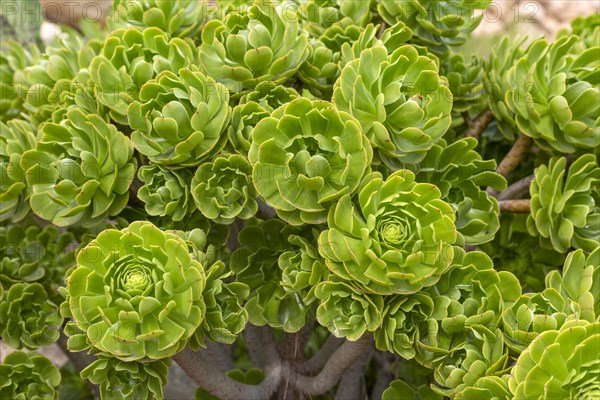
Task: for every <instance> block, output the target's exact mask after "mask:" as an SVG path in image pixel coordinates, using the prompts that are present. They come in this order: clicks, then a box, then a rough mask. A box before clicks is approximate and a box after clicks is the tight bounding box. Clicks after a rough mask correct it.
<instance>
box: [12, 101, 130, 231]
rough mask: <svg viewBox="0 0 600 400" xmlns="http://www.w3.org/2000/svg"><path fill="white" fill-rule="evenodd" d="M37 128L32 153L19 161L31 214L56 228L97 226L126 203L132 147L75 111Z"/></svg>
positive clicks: (91, 116) (98, 122)
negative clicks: (77, 224)
mask: <svg viewBox="0 0 600 400" xmlns="http://www.w3.org/2000/svg"><path fill="white" fill-rule="evenodd" d="M67 117H68V119H65V120H63V121H62V122H61V123H60V124H56V123H47V124H44V125H43V126H42V127H41V133H40V135H41V139H40V140H39V141H38V143H37V146H36V148H35V150H29V151H27V152H25V154H23V156H22V157H21V168H23V169H24V170H25V171H26V179H27V185H28V186H29V187H31V189H32V195H31V197H30V198H29V204H30V206H31V210H32V211H33V212H34V213H35V214H36V215H37V216H39V217H40V218H43V219H45V220H47V221H52V223H53V224H55V225H58V226H68V225H73V224H75V223H78V222H81V224H82V225H84V226H87V227H89V226H93V225H97V224H99V223H101V222H102V221H103V220H104V219H105V218H106V216H107V215H116V214H118V213H119V212H120V211H121V210H123V208H124V207H125V205H126V204H127V201H128V199H129V187H130V185H131V182H132V181H133V177H134V174H135V170H136V168H137V162H136V160H135V158H133V145H132V144H131V142H130V141H129V138H127V137H126V136H125V135H124V134H123V133H121V132H119V131H118V130H117V128H116V127H115V126H113V125H110V124H107V123H106V122H105V121H104V120H103V119H102V118H101V117H99V116H98V115H94V114H88V115H86V114H84V113H83V112H82V111H81V110H79V109H72V110H70V111H68V112H67Z"/></svg>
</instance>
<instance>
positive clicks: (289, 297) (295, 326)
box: [230, 219, 307, 332]
mask: <svg viewBox="0 0 600 400" xmlns="http://www.w3.org/2000/svg"><path fill="white" fill-rule="evenodd" d="M300 233H301V229H300V228H298V227H296V226H292V225H288V224H286V223H285V222H283V221H281V220H279V219H268V220H266V221H264V222H259V221H258V220H255V219H251V220H248V221H247V222H246V226H245V227H244V228H243V229H242V230H241V231H240V233H239V235H238V242H239V243H240V245H241V246H242V247H240V248H239V249H237V250H236V251H235V252H234V253H233V254H232V256H231V261H230V268H231V270H232V271H233V272H234V273H235V275H236V280H237V281H238V282H242V283H244V284H246V285H248V287H249V288H250V296H249V297H248V301H247V302H246V304H245V307H246V310H247V311H248V316H249V322H251V323H252V324H254V325H257V326H264V325H269V326H271V327H273V328H278V329H283V330H284V331H285V332H298V331H299V330H300V329H302V327H303V326H304V324H305V323H306V315H307V307H306V305H305V304H304V302H303V301H302V299H301V297H300V296H299V295H298V294H297V293H290V292H288V291H286V290H285V289H284V288H283V287H282V285H281V283H280V282H281V280H282V270H281V269H280V268H278V266H277V261H278V259H279V257H280V256H281V254H282V253H284V252H285V251H286V250H288V249H289V244H288V238H289V237H291V236H292V235H298V234H300Z"/></svg>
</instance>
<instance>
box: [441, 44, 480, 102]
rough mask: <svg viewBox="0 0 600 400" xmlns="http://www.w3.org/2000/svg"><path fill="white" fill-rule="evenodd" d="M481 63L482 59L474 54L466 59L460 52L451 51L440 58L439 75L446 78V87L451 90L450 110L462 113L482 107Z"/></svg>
mask: <svg viewBox="0 0 600 400" xmlns="http://www.w3.org/2000/svg"><path fill="white" fill-rule="evenodd" d="M483 64H484V63H483V60H482V59H481V58H479V57H477V56H475V55H474V56H472V57H471V60H469V61H466V60H465V59H464V57H463V56H462V54H460V53H451V54H450V55H449V56H448V57H445V58H443V59H442V62H441V64H440V75H443V76H445V77H446V78H447V79H448V88H449V89H450V91H451V92H452V100H453V103H452V111H454V112H458V113H462V112H466V111H469V110H471V109H474V110H478V109H479V108H481V107H482V105H483V103H484V99H485V98H484V90H483V87H484V84H483V75H484V68H483V67H484V65H483Z"/></svg>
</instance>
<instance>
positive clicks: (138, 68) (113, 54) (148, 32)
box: [89, 2, 196, 125]
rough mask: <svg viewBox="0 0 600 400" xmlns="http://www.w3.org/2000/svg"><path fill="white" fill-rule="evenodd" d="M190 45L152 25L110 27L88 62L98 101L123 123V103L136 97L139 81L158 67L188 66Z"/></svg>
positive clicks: (158, 71) (144, 80)
mask: <svg viewBox="0 0 600 400" xmlns="http://www.w3.org/2000/svg"><path fill="white" fill-rule="evenodd" d="M163 3H164V4H168V3H165V2H163ZM192 48H193V47H192V44H191V43H190V42H188V41H186V40H184V39H181V38H170V37H169V35H168V34H167V33H165V32H163V31H162V30H160V29H159V28H156V27H152V28H146V29H144V30H138V29H136V28H129V29H117V30H114V31H112V33H111V34H110V35H109V36H108V37H107V38H106V39H105V41H104V45H103V47H102V52H101V53H100V54H99V55H98V56H96V57H94V59H93V60H92V62H91V64H90V66H89V70H90V78H91V83H93V85H94V87H95V93H96V96H97V98H98V101H99V102H100V103H101V104H103V105H104V106H106V107H107V108H108V109H109V110H110V111H109V114H110V118H111V119H112V120H113V121H115V122H117V123H119V124H122V125H127V107H128V106H129V104H131V103H132V102H133V101H135V100H138V99H139V95H140V89H141V87H142V85H143V84H144V83H146V82H147V81H149V80H151V79H152V78H154V77H155V76H156V75H157V74H158V73H160V72H161V71H179V70H180V69H181V68H183V67H186V66H188V65H189V64H190V63H192V62H193V61H194V60H195V59H196V55H195V54H194V51H193V50H192Z"/></svg>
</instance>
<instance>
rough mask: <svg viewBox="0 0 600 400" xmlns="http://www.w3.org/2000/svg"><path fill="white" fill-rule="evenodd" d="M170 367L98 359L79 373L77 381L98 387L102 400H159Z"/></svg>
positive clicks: (162, 362)
mask: <svg viewBox="0 0 600 400" xmlns="http://www.w3.org/2000/svg"><path fill="white" fill-rule="evenodd" d="M170 364H171V362H170V360H169V359H166V360H156V361H152V362H148V363H141V362H135V361H131V362H126V361H122V360H119V359H118V358H112V357H106V356H102V355H101V356H99V357H98V359H96V360H95V361H94V362H92V363H91V364H90V365H88V366H87V367H85V369H84V370H82V371H81V377H82V378H83V379H88V380H89V381H90V382H91V383H93V384H95V385H99V386H100V396H101V397H102V398H103V399H112V398H117V397H118V398H122V399H156V400H162V399H163V398H164V396H163V386H164V385H166V384H167V376H168V373H169V365H170Z"/></svg>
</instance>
